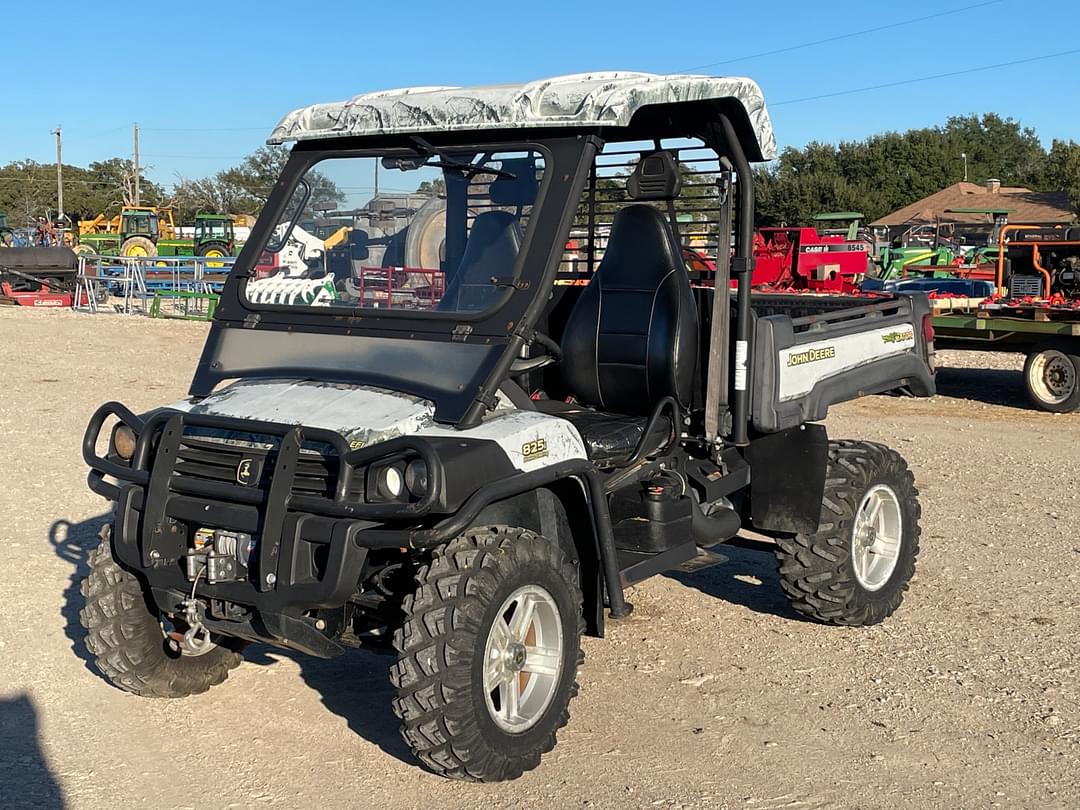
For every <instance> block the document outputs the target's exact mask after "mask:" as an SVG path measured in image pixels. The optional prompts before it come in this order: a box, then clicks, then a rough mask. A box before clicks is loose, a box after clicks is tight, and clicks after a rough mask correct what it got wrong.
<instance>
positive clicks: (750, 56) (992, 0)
mask: <svg viewBox="0 0 1080 810" xmlns="http://www.w3.org/2000/svg"><path fill="white" fill-rule="evenodd" d="M1003 2H1005V0H986V1H985V2H982V3H973V4H972V5H970V6H961V7H959V8H953V9H949V10H948V11H938V12H936V13H934V14H926V15H924V16H922V17H912V18H911V19H910V20H900V21H899V22H894V23H887V24H885V25H877V26H874V27H873V28H864V29H862V30H861V31H850V32H848V33H846V34H837V35H836V36H832V37H826V38H825V39H815V40H813V41H812V42H803V43H800V44H798V45H787V46H785V47H783V48H775V49H773V50H771V51H760V52H758V53H751V54H747V55H746V56H736V57H734V58H732V59H722V60H721V61H719V62H708V63H706V64H704V65H695V66H694V67H690V68H685V69H683V70H681V71H679V72H680V73H689V72H690V71H693V70H701V69H702V68H707V67H716V66H717V65H730V64H731V63H732V62H746V61H749V60H751V59H760V58H762V57H764V56H776V55H777V54H781V53H789V52H791V51H799V50H802V49H804V48H814V47H816V46H818V45H827V44H829V43H830V42H839V41H840V40H842V39H850V38H851V37H859V36H863V35H864V34H875V33H877V32H879V31H888V30H890V29H892V28H901V27H903V26H905V25H914V24H915V23H919V22H926V21H927V20H936V19H937V18H939V17H947V16H949V15H950V14H960V13H962V12H964V11H974V10H975V9H977V8H985V7H986V6H993V5H997V4H998V3H1003Z"/></svg>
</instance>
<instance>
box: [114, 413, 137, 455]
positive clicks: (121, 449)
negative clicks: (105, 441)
mask: <svg viewBox="0 0 1080 810" xmlns="http://www.w3.org/2000/svg"><path fill="white" fill-rule="evenodd" d="M136 441H137V437H136V436H135V431H134V430H132V429H131V428H129V427H128V426H127V425H125V424H123V423H122V422H121V423H120V424H119V425H117V426H116V427H115V428H113V432H112V447H113V450H114V451H115V452H116V455H118V456H119V457H120V458H122V459H124V460H125V461H130V460H131V459H132V457H133V456H134V455H135V442H136Z"/></svg>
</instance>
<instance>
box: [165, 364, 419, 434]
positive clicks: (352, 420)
mask: <svg viewBox="0 0 1080 810" xmlns="http://www.w3.org/2000/svg"><path fill="white" fill-rule="evenodd" d="M169 407H170V408H172V409H173V410H178V411H186V412H188V413H192V414H205V415H208V416H227V417H233V418H235V419H255V420H258V421H261V422H278V423H281V424H285V425H300V424H303V425H306V426H307V427H312V428H324V429H326V430H332V431H334V432H336V433H340V434H341V435H342V436H344V437H345V439H346V440H347V441H348V442H349V444H350V445H351V446H352V447H353V448H357V447H366V446H368V445H370V444H375V443H377V442H384V441H386V440H388V439H393V438H395V437H397V436H405V435H408V434H413V433H416V432H417V431H419V430H421V429H423V428H425V427H428V426H431V425H433V424H434V421H433V419H432V417H433V415H434V413H435V405H434V404H433V403H431V402H429V401H428V400H425V399H421V398H419V397H414V396H410V395H409V394H400V393H396V392H393V391H386V390H383V389H380V388H370V387H367V386H357V385H340V384H337V383H326V382H316V381H313V380H302V381H298V380H241V381H240V382H235V383H233V384H232V385H230V386H228V387H226V388H223V389H221V390H220V391H216V392H214V393H213V394H211V395H210V396H208V397H206V398H205V399H202V400H198V401H196V400H191V399H184V400H181V401H180V402H177V403H174V404H173V405H170V406H169Z"/></svg>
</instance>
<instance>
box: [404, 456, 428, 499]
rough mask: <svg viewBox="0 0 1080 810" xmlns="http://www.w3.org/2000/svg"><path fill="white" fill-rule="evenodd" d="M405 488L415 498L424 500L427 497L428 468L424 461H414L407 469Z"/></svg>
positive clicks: (417, 459)
mask: <svg viewBox="0 0 1080 810" xmlns="http://www.w3.org/2000/svg"><path fill="white" fill-rule="evenodd" d="M405 486H406V488H407V489H408V490H409V494H410V495H412V496H413V497H414V498H423V497H424V496H425V495H427V491H428V468H427V464H425V463H424V462H423V460H422V459H419V458H416V459H413V460H412V461H410V462H409V465H408V466H407V467H406V468H405Z"/></svg>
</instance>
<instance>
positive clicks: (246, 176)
mask: <svg viewBox="0 0 1080 810" xmlns="http://www.w3.org/2000/svg"><path fill="white" fill-rule="evenodd" d="M965 154H966V155H967V173H968V178H969V179H970V180H971V181H972V182H977V183H984V182H985V181H986V180H988V179H991V178H994V179H998V180H1000V181H1001V182H1002V184H1003V185H1006V186H1026V187H1028V188H1031V189H1033V190H1036V191H1065V192H1068V194H1069V196H1070V200H1071V202H1072V205H1073V206H1074V208H1076V209H1077V210H1078V211H1080V143H1077V142H1076V141H1073V140H1055V141H1054V142H1053V144H1052V145H1051V147H1050V149H1044V148H1043V146H1042V144H1041V143H1040V141H1039V138H1038V136H1037V135H1036V133H1035V131H1034V130H1033V129H1031V128H1030V127H1023V126H1021V124H1020V123H1019V122H1018V121H1015V120H1013V119H1012V118H1002V117H1001V116H999V115H997V114H995V113H987V114H984V115H981V116H979V115H965V116H954V117H952V118H949V119H948V120H947V121H946V122H945V124H944V125H942V126H936V127H927V128H923V129H912V130H908V131H907V132H885V133H882V134H878V135H872V136H870V137H868V138H866V139H864V140H860V141H843V142H841V143H839V144H828V143H821V142H817V141H814V142H811V143H808V144H807V145H806V146H804V147H801V148H797V147H788V148H786V149H784V150H783V152H781V154H780V157H779V158H778V159H777V160H775V161H773V162H771V163H769V164H765V165H763V166H759V167H758V168H756V169H755V175H756V178H755V179H756V188H757V212H758V223H757V224H759V225H779V224H783V223H786V224H791V225H799V224H809V223H810V222H811V220H812V218H813V216H814V215H815V214H817V213H819V212H822V211H840V210H844V211H852V210H854V211H861V212H862V213H863V214H865V215H866V216H867V217H868V218H869V219H876V218H878V217H880V216H883V215H885V214H887V213H889V212H890V211H894V210H896V209H898V208H902V207H903V206H905V205H908V204H910V203H912V202H915V201H916V200H919V199H922V198H923V197H926V196H928V195H930V194H933V193H934V192H936V191H939V190H941V189H942V188H944V187H946V186H948V185H951V184H953V183H955V182H957V181H958V180H962V179H963V177H964V158H963V157H962V155H965ZM287 159H288V150H287V149H284V148H282V147H270V146H264V147H261V148H259V149H257V150H256V151H255V152H253V153H252V154H251V155H249V156H248V157H246V158H245V159H244V160H243V161H242V162H241V163H240V164H239V165H238V166H234V167H232V168H229V169H224V170H222V171H219V172H217V173H215V174H213V175H209V176H207V177H202V178H186V177H181V178H179V179H178V180H177V182H176V183H175V184H173V186H172V188H171V189H166V188H165V187H164V186H162V185H160V184H159V183H156V182H153V181H151V180H149V179H147V178H145V176H143V177H142V178H141V180H140V201H141V202H142V203H143V204H144V205H166V204H167V205H172V206H174V207H175V208H176V209H177V215H178V220H179V221H180V222H188V221H190V220H191V218H192V217H193V216H194V214H195V213H197V212H198V211H220V212H227V213H232V214H257V213H258V212H259V210H260V209H261V208H262V205H263V203H264V202H265V200H266V197H267V195H268V194H269V192H270V189H271V188H272V187H273V185H274V183H275V181H276V180H277V177H278V175H279V174H280V172H281V169H282V167H283V166H284V164H285V161H286V160H287ZM309 179H313V182H314V183H315V186H316V187H315V188H314V189H313V190H312V200H318V201H330V202H340V201H342V200H343V199H344V195H343V194H342V193H341V191H340V190H339V189H338V188H337V187H336V186H335V185H334V183H333V182H331V181H330V180H329V179H327V178H325V177H323V176H321V175H317V174H315V175H309ZM430 190H431V191H436V192H437V191H438V189H436V188H434V187H433V188H431V189H430ZM133 191H134V167H133V166H132V163H131V161H130V160H125V159H123V158H110V159H108V160H105V161H100V162H94V163H91V164H90V165H89V166H87V167H86V168H82V167H79V166H68V165H65V166H64V207H65V209H66V211H67V212H68V213H71V214H74V215H76V216H78V217H80V218H83V219H85V218H91V217H93V216H94V215H96V214H98V213H102V212H105V213H115V212H117V211H118V210H119V207H120V205H121V204H124V203H128V204H130V203H131V202H132V200H133ZM710 192H712V189H707V190H705V191H704V192H701V191H700V190H699V191H698V194H699V195H700V194H704V195H705V196H706V197H708V196H710ZM697 202H700V203H704V202H705V200H701V201H697ZM55 206H56V169H55V166H53V165H52V164H42V163H36V162H34V161H31V160H23V161H14V162H10V163H8V164H6V165H3V166H0V212H6V213H7V215H8V219H9V222H11V223H13V224H21V223H22V221H23V220H29V221H33V220H34V219H36V217H38V216H41V215H44V214H45V213H46V212H47V211H50V210H53V209H55Z"/></svg>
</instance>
